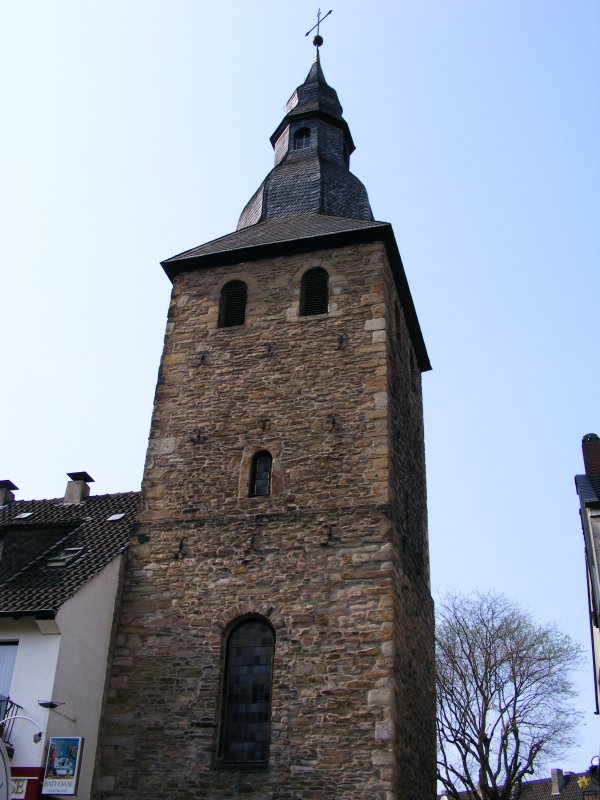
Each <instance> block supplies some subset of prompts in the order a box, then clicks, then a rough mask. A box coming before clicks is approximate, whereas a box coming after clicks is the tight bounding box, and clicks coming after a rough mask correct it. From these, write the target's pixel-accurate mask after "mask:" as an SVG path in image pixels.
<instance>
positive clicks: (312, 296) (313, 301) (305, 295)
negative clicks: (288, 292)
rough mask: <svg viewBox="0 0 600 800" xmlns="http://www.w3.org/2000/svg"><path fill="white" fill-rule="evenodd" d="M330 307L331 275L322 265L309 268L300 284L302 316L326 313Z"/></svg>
mask: <svg viewBox="0 0 600 800" xmlns="http://www.w3.org/2000/svg"><path fill="white" fill-rule="evenodd" d="M328 307H329V275H328V274H327V272H326V271H325V270H324V269H322V268H321V267H315V268H314V269H309V270H308V271H307V272H305V273H304V275H303V276H302V283H301V285H300V316H301V317H307V316H310V315H311V314H326V313H327V310H328Z"/></svg>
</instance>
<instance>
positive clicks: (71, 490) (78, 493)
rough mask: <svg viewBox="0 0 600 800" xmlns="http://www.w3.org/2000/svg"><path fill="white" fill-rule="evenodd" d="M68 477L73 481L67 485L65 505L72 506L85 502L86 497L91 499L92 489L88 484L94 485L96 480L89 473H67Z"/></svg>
mask: <svg viewBox="0 0 600 800" xmlns="http://www.w3.org/2000/svg"><path fill="white" fill-rule="evenodd" d="M67 475H68V476H69V478H70V479H71V480H70V481H69V482H68V483H67V490H66V492H65V499H64V500H63V504H64V505H71V504H74V503H81V502H83V501H84V500H85V498H86V497H89V494H90V487H89V485H88V484H90V483H93V482H94V479H93V478H92V476H91V475H88V474H87V472H67Z"/></svg>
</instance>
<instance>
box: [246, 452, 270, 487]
mask: <svg viewBox="0 0 600 800" xmlns="http://www.w3.org/2000/svg"><path fill="white" fill-rule="evenodd" d="M272 465H273V457H272V456H271V453H269V452H267V450H261V451H260V452H259V453H256V454H255V456H254V458H253V459H252V474H251V476H250V497H266V496H267V495H269V494H271V467H272Z"/></svg>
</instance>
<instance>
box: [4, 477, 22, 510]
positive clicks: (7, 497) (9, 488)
mask: <svg viewBox="0 0 600 800" xmlns="http://www.w3.org/2000/svg"><path fill="white" fill-rule="evenodd" d="M18 488H19V487H18V486H15V485H14V483H13V482H12V481H0V506H6V505H8V504H9V503H12V502H13V500H14V499H15V496H14V494H13V489H18Z"/></svg>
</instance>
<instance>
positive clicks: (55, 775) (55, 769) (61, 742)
mask: <svg viewBox="0 0 600 800" xmlns="http://www.w3.org/2000/svg"><path fill="white" fill-rule="evenodd" d="M82 750H83V739H82V738H81V737H80V736H69V737H60V736H52V737H51V738H50V742H49V745H48V756H47V758H46V772H45V773H44V784H43V786H42V794H54V795H57V794H77V782H78V780H79V768H80V766H81V753H82Z"/></svg>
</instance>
